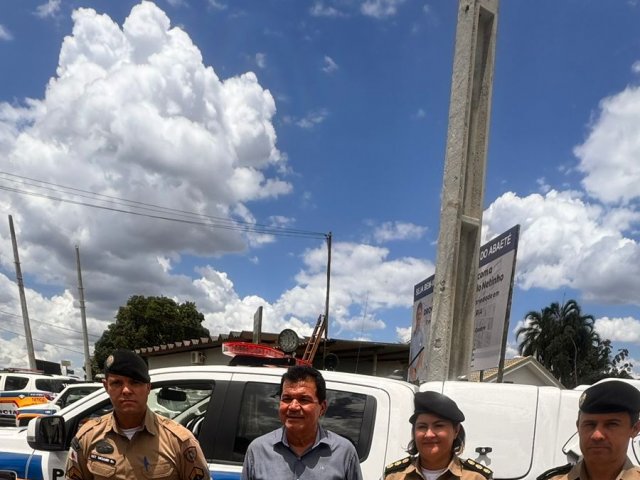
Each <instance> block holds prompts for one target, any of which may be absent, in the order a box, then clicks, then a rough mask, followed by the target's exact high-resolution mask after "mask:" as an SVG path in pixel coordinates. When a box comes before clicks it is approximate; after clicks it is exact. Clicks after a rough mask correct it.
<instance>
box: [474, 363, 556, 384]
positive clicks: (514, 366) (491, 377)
mask: <svg viewBox="0 0 640 480" xmlns="http://www.w3.org/2000/svg"><path fill="white" fill-rule="evenodd" d="M521 368H528V369H530V370H532V371H533V372H534V373H535V374H536V375H537V376H538V377H540V378H541V379H543V380H544V381H545V383H547V384H548V385H552V386H556V387H560V388H564V386H563V385H562V384H561V383H560V382H559V381H558V379H556V378H555V377H554V376H553V375H552V374H551V372H549V370H547V369H546V368H545V367H544V365H542V364H541V363H540V362H539V361H538V360H536V359H535V358H534V357H532V356H528V357H514V358H506V359H505V360H504V370H503V373H502V374H503V377H504V376H507V375H508V374H509V373H513V372H516V371H517V370H519V369H521ZM481 372H482V381H483V382H495V381H496V380H497V378H498V368H497V367H495V368H489V369H487V370H476V371H474V372H471V373H470V374H469V378H468V380H469V381H470V382H479V381H480V373H481Z"/></svg>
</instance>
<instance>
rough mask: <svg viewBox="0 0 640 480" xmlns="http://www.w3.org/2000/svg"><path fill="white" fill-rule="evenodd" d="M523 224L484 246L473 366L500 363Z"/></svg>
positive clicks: (478, 274) (481, 249)
mask: <svg viewBox="0 0 640 480" xmlns="http://www.w3.org/2000/svg"><path fill="white" fill-rule="evenodd" d="M519 234H520V225H516V226H515V227H513V228H511V229H509V230H507V231H506V232H504V233H503V234H502V235H499V236H498V237H496V238H494V239H493V240H491V241H490V242H487V243H485V244H484V245H483V246H482V247H480V256H479V266H478V273H477V283H476V303H475V329H474V337H473V353H472V356H471V370H486V369H488V368H495V367H497V366H498V362H499V360H500V353H501V350H502V344H503V334H504V330H505V322H508V321H509V318H508V316H509V309H510V306H511V294H512V291H513V279H514V278H513V277H514V272H515V264H516V254H517V252H518V237H519Z"/></svg>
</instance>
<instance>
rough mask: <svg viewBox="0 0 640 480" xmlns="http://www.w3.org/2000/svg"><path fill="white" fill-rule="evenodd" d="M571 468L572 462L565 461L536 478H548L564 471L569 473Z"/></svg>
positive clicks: (545, 479) (543, 479)
mask: <svg viewBox="0 0 640 480" xmlns="http://www.w3.org/2000/svg"><path fill="white" fill-rule="evenodd" d="M572 468H573V464H571V463H567V464H566V465H563V466H561V467H554V468H551V469H549V470H547V471H546V472H544V473H543V474H541V475H539V476H538V477H537V478H536V480H547V479H548V478H551V477H554V476H556V475H564V474H566V473H569V470H571V469H572Z"/></svg>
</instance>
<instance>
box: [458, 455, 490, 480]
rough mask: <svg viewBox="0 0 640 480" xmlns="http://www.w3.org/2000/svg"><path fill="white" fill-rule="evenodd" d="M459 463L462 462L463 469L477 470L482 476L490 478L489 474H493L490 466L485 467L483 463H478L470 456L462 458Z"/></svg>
mask: <svg viewBox="0 0 640 480" xmlns="http://www.w3.org/2000/svg"><path fill="white" fill-rule="evenodd" d="M461 463H462V468H464V469H465V470H471V471H472V472H478V473H479V474H480V475H482V476H483V477H486V478H491V475H493V471H492V470H491V469H490V468H487V467H485V466H484V465H483V464H481V463H478V462H476V461H474V460H471V459H470V458H467V459H466V460H463V461H462V462H461Z"/></svg>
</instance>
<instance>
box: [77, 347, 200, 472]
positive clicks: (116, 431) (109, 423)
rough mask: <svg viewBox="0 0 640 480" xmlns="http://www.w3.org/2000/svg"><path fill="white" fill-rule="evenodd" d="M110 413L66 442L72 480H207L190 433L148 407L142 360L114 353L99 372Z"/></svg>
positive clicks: (123, 352)
mask: <svg viewBox="0 0 640 480" xmlns="http://www.w3.org/2000/svg"><path fill="white" fill-rule="evenodd" d="M104 374H105V380H104V382H103V383H104V388H105V390H106V391H107V393H108V394H109V398H110V399H111V403H112V405H113V411H112V412H111V413H109V414H107V415H103V416H102V417H99V418H96V419H92V420H89V421H87V422H86V423H85V424H84V425H83V426H82V427H80V429H79V430H78V433H77V434H76V436H75V437H74V439H73V440H72V441H71V449H70V450H69V456H68V458H67V466H66V478H67V479H71V480H93V479H96V480H98V479H106V478H110V479H113V480H134V479H161V480H208V479H209V478H210V474H209V468H208V466H207V461H206V460H205V458H204V455H203V454H202V450H201V449H200V445H199V443H198V441H197V440H196V439H195V437H194V436H193V434H192V433H191V432H190V431H189V430H187V429H186V428H185V427H183V426H182V425H180V424H178V423H176V422H174V421H173V420H169V419H168V418H165V417H162V416H159V415H157V414H155V413H154V412H152V411H151V410H150V409H149V408H147V398H148V396H149V392H150V390H151V383H150V381H151V379H150V378H149V370H148V368H147V365H146V363H145V362H144V360H143V359H142V358H141V357H139V356H138V355H136V354H135V353H134V352H132V351H130V350H117V351H115V352H114V353H113V355H110V356H109V357H108V358H107V360H106V362H105V368H104Z"/></svg>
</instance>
